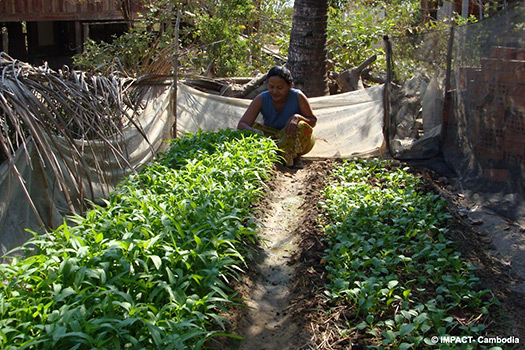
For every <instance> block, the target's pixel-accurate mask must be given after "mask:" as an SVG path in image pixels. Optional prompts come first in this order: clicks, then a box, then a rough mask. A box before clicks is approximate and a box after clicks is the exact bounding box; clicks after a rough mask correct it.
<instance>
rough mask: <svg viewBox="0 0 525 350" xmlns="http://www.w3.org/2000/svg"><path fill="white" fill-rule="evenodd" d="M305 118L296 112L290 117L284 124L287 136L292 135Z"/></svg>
mask: <svg viewBox="0 0 525 350" xmlns="http://www.w3.org/2000/svg"><path fill="white" fill-rule="evenodd" d="M301 120H303V117H302V116H301V115H300V114H294V115H292V116H291V117H290V119H288V122H287V123H286V125H285V126H284V132H285V134H286V135H287V136H292V135H294V134H295V132H296V131H297V125H298V124H299V122H300V121H301Z"/></svg>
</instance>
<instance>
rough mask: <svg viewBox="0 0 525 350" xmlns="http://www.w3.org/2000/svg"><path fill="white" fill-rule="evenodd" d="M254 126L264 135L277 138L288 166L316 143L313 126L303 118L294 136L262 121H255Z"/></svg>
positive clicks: (276, 140)
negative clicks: (265, 124)
mask: <svg viewBox="0 0 525 350" xmlns="http://www.w3.org/2000/svg"><path fill="white" fill-rule="evenodd" d="M253 128H255V129H258V130H261V131H262V132H263V133H264V136H268V137H271V138H272V139H273V140H275V143H276V144H277V147H279V149H280V150H281V156H282V157H283V158H284V160H285V162H286V165H287V166H292V165H293V164H294V162H293V160H294V158H297V157H299V156H302V155H303V154H306V153H308V152H310V151H311V150H312V148H313V147H314V144H315V139H314V136H313V128H312V127H311V126H310V125H309V124H308V123H306V122H304V121H302V120H301V121H300V122H299V123H298V124H297V131H296V132H295V134H294V135H292V136H287V135H286V134H285V132H284V129H281V130H278V129H274V128H270V127H269V126H264V125H263V124H261V123H254V124H253Z"/></svg>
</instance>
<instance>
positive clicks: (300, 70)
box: [288, 0, 329, 97]
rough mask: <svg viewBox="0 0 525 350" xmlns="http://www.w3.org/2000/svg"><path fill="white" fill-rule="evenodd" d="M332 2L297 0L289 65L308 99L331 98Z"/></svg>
mask: <svg viewBox="0 0 525 350" xmlns="http://www.w3.org/2000/svg"><path fill="white" fill-rule="evenodd" d="M327 20H328V0H295V2H294V14H293V23H292V32H291V34H290V46H289V49H288V66H289V68H290V70H291V72H292V75H293V77H294V84H295V86H296V87H297V88H299V89H301V90H302V91H303V92H304V93H305V94H306V95H307V96H309V97H313V96H324V95H327V94H328V92H329V90H328V77H327V73H326V36H327V30H326V25H327Z"/></svg>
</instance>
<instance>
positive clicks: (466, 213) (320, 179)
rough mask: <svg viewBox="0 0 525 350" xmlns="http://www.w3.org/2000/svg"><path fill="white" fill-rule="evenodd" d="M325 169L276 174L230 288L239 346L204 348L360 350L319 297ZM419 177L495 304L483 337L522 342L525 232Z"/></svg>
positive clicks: (338, 309) (315, 165)
mask: <svg viewBox="0 0 525 350" xmlns="http://www.w3.org/2000/svg"><path fill="white" fill-rule="evenodd" d="M332 165H333V164H332V162H331V161H307V166H306V167H305V168H304V169H288V168H284V167H279V168H278V169H277V171H276V176H275V179H274V180H273V181H272V182H271V183H270V184H269V191H268V193H267V195H266V197H265V198H264V199H263V201H262V202H261V203H260V205H259V208H258V217H259V222H260V229H259V233H260V235H261V242H260V244H259V245H258V246H257V254H255V256H254V259H253V262H252V264H251V265H250V269H249V271H248V273H247V274H246V276H245V278H244V280H243V281H241V283H240V284H239V285H238V286H237V289H238V291H239V293H240V296H241V297H242V298H244V299H245V303H244V304H245V307H238V308H236V309H234V310H232V313H231V315H230V321H231V323H230V325H229V329H228V331H229V332H232V333H233V334H237V335H240V336H242V337H243V338H244V339H242V340H235V339H231V338H224V339H217V340H215V341H214V342H213V343H211V344H209V345H210V347H211V348H212V349H225V350H300V349H301V350H303V349H354V350H356V349H360V348H363V345H362V341H361V339H359V338H357V339H355V338H351V337H350V336H342V335H341V334H340V332H339V330H340V328H342V327H344V326H343V325H344V324H345V320H346V319H352V316H353V315H352V311H351V309H350V308H349V307H347V306H345V305H341V304H329V303H327V301H326V299H325V298H324V297H323V294H322V291H323V289H322V286H323V285H324V284H325V283H326V282H327V281H326V276H325V271H324V266H323V263H322V262H323V261H322V257H323V254H324V249H325V246H324V242H323V240H322V236H323V234H322V229H321V225H322V222H321V221H320V220H321V216H320V213H319V208H318V206H317V203H318V202H319V201H320V200H321V191H322V190H323V189H324V187H325V184H326V181H327V180H328V179H329V172H330V169H331V168H332ZM418 171H419V172H421V176H424V177H426V178H427V180H428V183H429V190H433V191H436V192H438V193H440V194H441V195H442V196H443V197H444V198H446V199H447V201H448V203H449V210H450V212H451V214H452V215H453V220H452V221H451V226H450V235H451V238H452V239H453V240H454V241H455V242H456V246H457V249H458V250H459V251H460V252H461V253H462V256H463V257H464V258H466V259H467V260H468V261H469V262H470V263H472V264H473V265H474V266H476V267H477V268H478V270H477V271H478V272H477V273H478V276H479V277H480V279H481V283H482V287H483V288H490V289H491V290H492V293H493V295H494V296H496V297H497V298H498V299H499V300H500V301H501V310H500V311H501V317H500V318H499V319H497V318H494V321H493V322H492V323H491V324H490V326H489V332H491V333H492V334H494V335H499V336H515V337H518V338H520V339H521V343H522V344H523V343H525V322H523V320H524V316H523V315H525V283H524V281H525V244H524V242H525V230H524V229H523V228H522V227H519V226H518V225H516V224H515V223H513V222H510V221H508V220H505V219H504V218H501V217H499V216H498V215H496V214H495V213H493V212H490V211H488V210H485V209H483V208H481V207H479V206H476V205H474V204H472V203H469V202H468V201H467V200H466V199H465V198H464V197H463V196H462V195H461V193H459V192H458V191H457V190H456V189H455V187H454V181H453V179H448V178H446V177H444V176H442V175H440V174H437V173H435V172H432V171H425V170H422V169H418ZM328 181H329V180H328ZM496 316H497V315H495V317H496ZM522 344H520V345H519V346H522ZM516 349H519V347H516Z"/></svg>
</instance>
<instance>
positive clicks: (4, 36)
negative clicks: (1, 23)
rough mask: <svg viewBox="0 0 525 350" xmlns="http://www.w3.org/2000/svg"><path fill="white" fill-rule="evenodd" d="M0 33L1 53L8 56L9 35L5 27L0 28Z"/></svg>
mask: <svg viewBox="0 0 525 350" xmlns="http://www.w3.org/2000/svg"><path fill="white" fill-rule="evenodd" d="M0 32H1V33H2V51H4V52H5V53H6V54H8V55H9V33H8V32H7V27H0Z"/></svg>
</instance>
